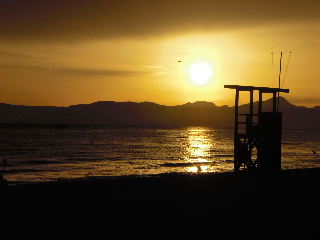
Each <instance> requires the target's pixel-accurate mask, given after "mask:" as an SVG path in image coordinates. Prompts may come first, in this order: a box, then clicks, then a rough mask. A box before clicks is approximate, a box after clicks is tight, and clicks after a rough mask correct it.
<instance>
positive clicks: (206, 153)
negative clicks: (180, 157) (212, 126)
mask: <svg viewBox="0 0 320 240" xmlns="http://www.w3.org/2000/svg"><path fill="white" fill-rule="evenodd" d="M208 131H209V130H208V129H205V128H190V129H188V130H187V134H188V135H187V137H188V148H187V153H186V158H185V160H186V162H188V163H194V164H196V166H190V167H186V171H187V172H192V173H200V172H209V170H210V166H208V163H209V158H210V152H211V151H212V149H213V145H214V144H213V139H212V136H211V137H210V134H209V132H208ZM202 163H203V164H202ZM206 163H207V164H206Z"/></svg>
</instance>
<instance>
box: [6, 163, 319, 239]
mask: <svg viewBox="0 0 320 240" xmlns="http://www.w3.org/2000/svg"><path fill="white" fill-rule="evenodd" d="M319 184H320V169H305V170H290V171H282V172H281V173H277V174H252V175H234V174H233V173H224V174H198V175H187V174H162V175H155V176H149V177H116V178H89V179H82V180H81V179H80V180H72V181H61V182H55V183H41V184H28V185H21V186H7V187H6V186H1V191H0V194H1V195H0V196H1V200H0V203H1V209H2V210H1V220H4V223H2V225H1V233H2V234H5V233H10V235H11V236H12V238H13V237H14V236H17V235H19V236H21V237H22V238H23V239H25V238H30V237H32V238H34V239H64V238H68V239H77V238H82V239H83V238H85V239H131V238H132V239H133V238H135V237H138V238H140V239H141V238H144V239H221V238H227V237H228V238H230V237H233V238H238V237H245V238H255V239H262V238H268V239H270V238H275V237H297V236H298V237H300V238H302V237H303V238H309V237H313V238H319V237H320V215H319V214H320V195H319V191H320V188H319ZM5 239H11V238H5Z"/></svg>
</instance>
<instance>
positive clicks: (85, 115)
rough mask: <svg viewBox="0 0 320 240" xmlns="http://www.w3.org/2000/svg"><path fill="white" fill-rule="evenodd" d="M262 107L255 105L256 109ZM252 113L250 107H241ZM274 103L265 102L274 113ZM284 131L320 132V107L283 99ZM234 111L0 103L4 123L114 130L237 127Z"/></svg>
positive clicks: (204, 106) (202, 105) (202, 106)
mask: <svg viewBox="0 0 320 240" xmlns="http://www.w3.org/2000/svg"><path fill="white" fill-rule="evenodd" d="M257 108H258V103H257V102H255V103H254V109H255V110H256V109H257ZM239 109H240V112H243V113H245V112H248V110H249V104H244V105H241V106H240V108H239ZM271 109H272V99H268V100H266V101H264V102H263V111H271ZM280 110H281V111H282V112H283V125H284V128H293V129H320V126H319V125H320V124H319V122H320V107H314V108H307V107H300V106H295V105H293V104H291V103H289V102H288V101H287V100H286V99H284V98H282V97H281V98H280ZM233 119H234V107H228V106H226V105H225V106H220V107H219V106H216V105H215V104H214V103H211V102H204V101H198V102H194V103H186V104H183V105H177V106H165V105H160V104H156V103H153V102H141V103H137V102H114V101H100V102H94V103H91V104H79V105H72V106H69V107H54V106H23V105H10V104H5V103H0V123H33V124H60V123H65V124H104V125H110V126H211V127H233Z"/></svg>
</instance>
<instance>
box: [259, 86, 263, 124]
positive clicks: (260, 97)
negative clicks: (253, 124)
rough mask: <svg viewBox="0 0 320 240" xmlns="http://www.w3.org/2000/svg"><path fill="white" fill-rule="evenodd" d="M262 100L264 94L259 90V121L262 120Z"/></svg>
mask: <svg viewBox="0 0 320 240" xmlns="http://www.w3.org/2000/svg"><path fill="white" fill-rule="evenodd" d="M262 100H263V99H262V92H261V90H259V105H258V120H260V114H261V112H262Z"/></svg>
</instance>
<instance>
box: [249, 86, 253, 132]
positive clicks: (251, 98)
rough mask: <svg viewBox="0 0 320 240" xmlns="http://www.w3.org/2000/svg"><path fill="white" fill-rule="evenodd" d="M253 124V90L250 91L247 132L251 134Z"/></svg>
mask: <svg viewBox="0 0 320 240" xmlns="http://www.w3.org/2000/svg"><path fill="white" fill-rule="evenodd" d="M252 123H253V90H250V117H249V124H250V125H249V126H250V129H249V132H250V133H251V130H252Z"/></svg>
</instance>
